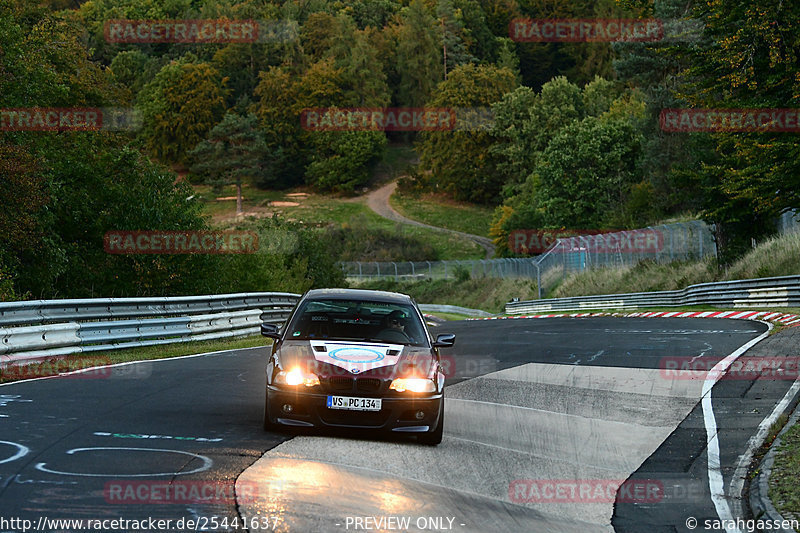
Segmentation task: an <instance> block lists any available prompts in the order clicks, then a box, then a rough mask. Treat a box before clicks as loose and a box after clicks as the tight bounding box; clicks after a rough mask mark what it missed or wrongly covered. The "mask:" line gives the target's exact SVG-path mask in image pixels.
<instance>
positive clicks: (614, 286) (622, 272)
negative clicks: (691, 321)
mask: <svg viewBox="0 0 800 533" xmlns="http://www.w3.org/2000/svg"><path fill="white" fill-rule="evenodd" d="M793 274H800V232H798V233H793V234H790V235H783V236H778V237H773V238H771V239H769V240H767V241H765V242H763V243H761V244H759V245H758V246H757V247H756V248H754V249H753V250H752V251H751V252H749V253H748V254H747V255H745V256H744V257H742V258H741V259H739V260H738V261H736V262H735V263H734V264H732V265H731V266H730V267H728V268H727V269H724V270H720V269H719V268H718V266H717V263H716V261H714V260H713V259H705V260H703V261H694V262H684V261H676V262H673V263H668V264H657V263H653V262H643V263H639V264H638V265H636V266H633V267H629V268H620V269H599V270H589V271H587V272H583V273H580V274H575V275H572V276H569V277H567V279H566V280H564V282H563V283H561V284H560V285H559V286H558V287H556V288H555V289H554V290H552V291H551V293H550V294H549V295H548V296H551V297H555V298H559V297H565V296H588V295H594V294H618V293H624V292H643V291H665V290H674V289H683V288H685V287H686V286H688V285H692V284H695V283H705V282H711V281H728V280H735V279H750V278H765V277H771V276H789V275H793Z"/></svg>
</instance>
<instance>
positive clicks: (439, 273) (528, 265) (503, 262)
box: [341, 257, 536, 281]
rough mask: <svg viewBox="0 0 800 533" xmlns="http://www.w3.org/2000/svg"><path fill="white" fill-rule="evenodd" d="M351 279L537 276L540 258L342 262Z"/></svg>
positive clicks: (346, 274)
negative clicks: (537, 262)
mask: <svg viewBox="0 0 800 533" xmlns="http://www.w3.org/2000/svg"><path fill="white" fill-rule="evenodd" d="M341 265H342V269H343V270H344V273H345V276H347V278H348V279H376V278H392V279H395V280H406V281H408V280H419V279H448V278H451V279H452V278H458V277H459V276H465V277H466V276H467V275H469V276H470V277H473V278H474V277H491V278H535V277H536V266H535V265H536V258H535V257H526V258H522V259H481V260H477V259H476V260H474V261H395V262H390V263H380V262H377V261H374V262H346V263H341Z"/></svg>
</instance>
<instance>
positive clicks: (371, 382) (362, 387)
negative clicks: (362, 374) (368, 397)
mask: <svg viewBox="0 0 800 533" xmlns="http://www.w3.org/2000/svg"><path fill="white" fill-rule="evenodd" d="M356 389H358V391H359V392H378V391H379V390H380V389H381V380H379V379H375V378H360V379H357V380H356Z"/></svg>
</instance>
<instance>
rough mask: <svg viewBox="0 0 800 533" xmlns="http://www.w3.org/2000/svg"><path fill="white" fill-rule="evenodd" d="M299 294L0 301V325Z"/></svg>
mask: <svg viewBox="0 0 800 533" xmlns="http://www.w3.org/2000/svg"><path fill="white" fill-rule="evenodd" d="M297 298H298V295H296V294H291V293H283V292H254V293H240V294H215V295H209V296H177V297H155V298H91V299H69V300H27V301H21V302H3V303H0V327H1V326H22V325H32V324H52V323H56V322H69V321H83V320H112V319H120V318H137V319H140V318H147V317H166V316H182V315H195V314H203V313H217V312H222V311H243V310H249V309H256V308H271V307H286V306H293V305H294V304H295V302H296V301H297Z"/></svg>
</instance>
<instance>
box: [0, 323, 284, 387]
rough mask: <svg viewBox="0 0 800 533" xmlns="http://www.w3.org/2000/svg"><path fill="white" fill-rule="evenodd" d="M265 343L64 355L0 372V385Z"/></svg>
mask: <svg viewBox="0 0 800 533" xmlns="http://www.w3.org/2000/svg"><path fill="white" fill-rule="evenodd" d="M269 342H270V341H269V340H267V339H264V337H261V336H260V335H251V336H248V337H239V338H234V339H219V340H211V341H196V342H179V343H175V344H163V345H159V346H142V347H139V348H129V349H124V350H109V351H104V352H95V353H91V354H88V353H85V354H76V355H68V356H64V357H63V358H52V359H48V360H46V361H40V362H36V363H32V364H31V365H27V366H23V367H9V368H6V369H4V370H2V371H0V383H8V382H11V381H19V380H22V379H30V378H39V377H46V376H55V375H58V374H63V373H65V372H72V371H75V370H82V369H85V368H92V367H95V366H103V365H111V364H117V363H127V362H131V361H147V360H153V359H169V358H171V357H180V356H183V355H194V354H200V353H209V352H218V351H221V350H236V349H242V348H253V347H258V346H267V345H269Z"/></svg>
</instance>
